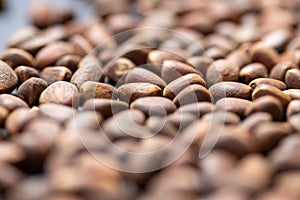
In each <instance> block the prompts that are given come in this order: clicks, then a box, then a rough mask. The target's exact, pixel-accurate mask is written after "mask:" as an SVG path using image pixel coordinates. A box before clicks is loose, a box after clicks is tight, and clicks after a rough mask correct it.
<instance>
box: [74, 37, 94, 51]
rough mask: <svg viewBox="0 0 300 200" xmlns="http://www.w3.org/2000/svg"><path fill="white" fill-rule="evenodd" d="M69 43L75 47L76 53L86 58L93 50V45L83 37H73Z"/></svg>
mask: <svg viewBox="0 0 300 200" xmlns="http://www.w3.org/2000/svg"><path fill="white" fill-rule="evenodd" d="M69 42H70V44H72V45H73V47H74V53H75V54H77V55H79V56H86V55H87V54H89V53H91V52H92V50H93V46H92V44H91V43H90V42H89V41H87V39H85V38H84V37H83V36H81V35H73V36H72V37H71V38H70V39H69Z"/></svg>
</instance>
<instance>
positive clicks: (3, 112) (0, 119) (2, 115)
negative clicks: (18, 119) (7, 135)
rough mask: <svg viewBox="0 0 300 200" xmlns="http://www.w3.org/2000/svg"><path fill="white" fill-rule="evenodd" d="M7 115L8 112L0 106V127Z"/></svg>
mask: <svg viewBox="0 0 300 200" xmlns="http://www.w3.org/2000/svg"><path fill="white" fill-rule="evenodd" d="M8 114H9V110H8V109H6V108H5V107H3V106H0V127H3V125H4V122H5V120H6V118H7V116H8Z"/></svg>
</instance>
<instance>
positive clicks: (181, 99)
mask: <svg viewBox="0 0 300 200" xmlns="http://www.w3.org/2000/svg"><path fill="white" fill-rule="evenodd" d="M201 101H208V102H211V101H212V97H211V95H210V93H209V92H208V90H207V89H206V88H205V87H203V86H202V85H197V84H194V85H190V86H187V87H186V88H185V89H183V90H182V91H180V92H179V93H178V94H177V95H176V97H175V98H174V99H173V102H174V103H175V104H176V105H178V106H181V105H186V104H190V103H195V102H201Z"/></svg>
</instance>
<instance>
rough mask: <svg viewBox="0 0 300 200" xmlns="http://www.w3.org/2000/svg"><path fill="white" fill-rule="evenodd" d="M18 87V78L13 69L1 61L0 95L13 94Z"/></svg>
mask: <svg viewBox="0 0 300 200" xmlns="http://www.w3.org/2000/svg"><path fill="white" fill-rule="evenodd" d="M17 85H18V76H17V75H16V73H15V72H14V70H13V69H12V68H10V67H9V66H8V65H7V64H6V63H5V62H3V61H1V60H0V93H7V92H11V91H12V90H13V89H15V87H16V86H17Z"/></svg>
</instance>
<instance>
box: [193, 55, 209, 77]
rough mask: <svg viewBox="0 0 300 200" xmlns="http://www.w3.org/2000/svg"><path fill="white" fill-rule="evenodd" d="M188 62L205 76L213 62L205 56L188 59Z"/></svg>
mask: <svg viewBox="0 0 300 200" xmlns="http://www.w3.org/2000/svg"><path fill="white" fill-rule="evenodd" d="M187 62H188V63H191V64H192V65H193V66H194V67H195V68H196V69H197V70H198V71H199V72H200V73H201V74H203V76H206V72H207V69H208V67H209V66H210V65H211V63H212V62H213V61H212V60H211V59H209V58H207V57H204V56H195V57H190V58H188V59H187Z"/></svg>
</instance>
